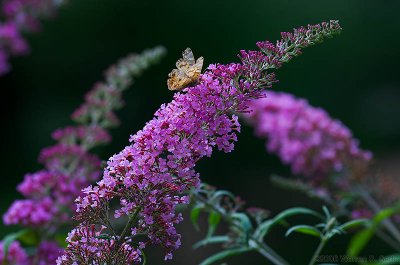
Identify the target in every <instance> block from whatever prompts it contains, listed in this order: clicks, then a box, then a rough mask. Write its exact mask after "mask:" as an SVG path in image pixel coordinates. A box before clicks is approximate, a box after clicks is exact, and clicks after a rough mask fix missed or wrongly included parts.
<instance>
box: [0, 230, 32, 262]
mask: <svg viewBox="0 0 400 265" xmlns="http://www.w3.org/2000/svg"><path fill="white" fill-rule="evenodd" d="M30 231H31V230H30V229H23V230H20V231H18V232H15V233H12V234H9V235H6V236H5V237H4V238H3V240H2V242H3V253H5V255H4V256H7V254H8V249H9V248H10V245H11V244H12V242H14V241H15V240H18V239H19V238H20V237H22V236H23V235H24V234H26V233H29V232H30Z"/></svg>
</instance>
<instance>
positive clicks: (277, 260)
mask: <svg viewBox="0 0 400 265" xmlns="http://www.w3.org/2000/svg"><path fill="white" fill-rule="evenodd" d="M249 244H250V245H254V248H255V249H256V250H257V252H258V253H260V254H261V255H262V256H264V257H265V258H266V259H268V260H269V261H271V262H272V263H273V264H275V265H289V263H287V262H286V261H285V260H284V259H283V258H282V257H281V256H279V255H278V254H277V253H276V252H275V251H274V250H273V249H272V248H270V247H269V246H268V245H266V244H264V243H262V242H260V241H258V240H254V238H253V237H251V238H250V240H249Z"/></svg>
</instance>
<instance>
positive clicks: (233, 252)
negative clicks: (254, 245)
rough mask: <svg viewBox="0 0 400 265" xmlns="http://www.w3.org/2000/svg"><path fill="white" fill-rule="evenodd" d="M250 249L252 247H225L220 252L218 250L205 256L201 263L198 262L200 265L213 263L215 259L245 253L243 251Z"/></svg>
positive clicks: (218, 259)
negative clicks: (211, 254)
mask: <svg viewBox="0 0 400 265" xmlns="http://www.w3.org/2000/svg"><path fill="white" fill-rule="evenodd" d="M251 250H252V249H251V248H248V247H241V248H232V249H227V250H224V251H221V252H219V253H217V254H215V255H213V256H211V257H209V258H207V259H206V260H204V261H203V262H202V263H200V265H210V264H213V263H215V262H217V261H220V260H222V259H225V258H227V257H231V256H236V255H240V254H242V253H245V252H248V251H251Z"/></svg>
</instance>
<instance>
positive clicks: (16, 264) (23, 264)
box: [0, 241, 29, 265]
mask: <svg viewBox="0 0 400 265" xmlns="http://www.w3.org/2000/svg"><path fill="white" fill-rule="evenodd" d="M0 264H7V265H28V264H29V260H28V255H27V254H26V252H25V250H24V249H23V248H22V247H21V245H20V244H19V243H18V242H16V241H14V242H12V243H11V244H10V246H9V247H8V251H7V253H4V244H3V243H2V242H0Z"/></svg>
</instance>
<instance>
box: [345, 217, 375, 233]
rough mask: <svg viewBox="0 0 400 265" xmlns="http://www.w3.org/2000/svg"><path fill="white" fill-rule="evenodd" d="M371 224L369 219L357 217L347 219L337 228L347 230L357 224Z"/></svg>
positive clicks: (357, 225)
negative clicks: (350, 219)
mask: <svg viewBox="0 0 400 265" xmlns="http://www.w3.org/2000/svg"><path fill="white" fill-rule="evenodd" d="M369 224H371V221H370V220H369V219H357V220H352V221H348V222H346V223H344V224H342V225H340V226H339V227H338V229H339V230H343V231H347V230H350V229H352V228H355V227H359V226H367V225H369Z"/></svg>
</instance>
